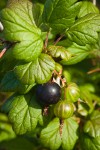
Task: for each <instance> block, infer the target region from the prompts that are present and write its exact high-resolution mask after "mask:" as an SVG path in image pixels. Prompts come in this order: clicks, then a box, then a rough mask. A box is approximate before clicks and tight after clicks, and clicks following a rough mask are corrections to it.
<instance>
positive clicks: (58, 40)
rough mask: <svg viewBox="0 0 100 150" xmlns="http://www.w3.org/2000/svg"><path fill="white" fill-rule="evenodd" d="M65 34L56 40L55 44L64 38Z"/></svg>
mask: <svg viewBox="0 0 100 150" xmlns="http://www.w3.org/2000/svg"><path fill="white" fill-rule="evenodd" d="M63 36H64V35H63V34H62V35H61V36H60V37H59V38H58V39H57V40H56V41H55V43H54V45H56V44H57V43H58V42H59V41H60V40H61V39H62V38H63Z"/></svg>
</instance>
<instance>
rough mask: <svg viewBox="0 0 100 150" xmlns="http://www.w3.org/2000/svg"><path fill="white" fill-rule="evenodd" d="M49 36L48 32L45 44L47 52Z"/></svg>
mask: <svg viewBox="0 0 100 150" xmlns="http://www.w3.org/2000/svg"><path fill="white" fill-rule="evenodd" d="M48 36H49V32H47V35H46V39H45V43H44V49H45V50H46V48H47V46H48Z"/></svg>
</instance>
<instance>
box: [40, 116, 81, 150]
mask: <svg viewBox="0 0 100 150" xmlns="http://www.w3.org/2000/svg"><path fill="white" fill-rule="evenodd" d="M77 128H78V124H77V123H76V122H75V121H74V120H73V119H72V118H69V119H66V120H64V123H63V128H62V134H61V133H60V121H59V119H58V118H55V119H54V120H52V121H51V122H50V123H49V124H48V126H47V127H46V128H44V129H43V130H42V132H41V136H40V139H41V142H42V144H44V146H45V147H49V148H50V149H51V150H56V149H58V148H59V147H60V146H62V148H63V149H68V150H72V149H73V147H74V145H75V143H76V140H77V139H78V136H77Z"/></svg>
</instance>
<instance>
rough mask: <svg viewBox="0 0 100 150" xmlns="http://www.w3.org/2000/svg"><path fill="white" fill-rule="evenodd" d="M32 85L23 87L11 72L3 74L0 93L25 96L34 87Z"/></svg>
mask: <svg viewBox="0 0 100 150" xmlns="http://www.w3.org/2000/svg"><path fill="white" fill-rule="evenodd" d="M35 85H36V84H35V83H34V84H32V85H24V84H22V83H20V81H19V80H18V79H17V78H16V76H15V74H14V72H13V71H9V72H7V73H6V74H5V76H4V77H3V79H2V80H1V83H0V91H1V92H18V93H21V94H25V93H27V92H29V91H30V89H31V88H32V87H33V86H35Z"/></svg>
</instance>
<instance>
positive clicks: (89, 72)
mask: <svg viewBox="0 0 100 150" xmlns="http://www.w3.org/2000/svg"><path fill="white" fill-rule="evenodd" d="M99 71H100V68H96V69H94V70H90V71H88V72H87V74H92V73H95V72H99Z"/></svg>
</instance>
